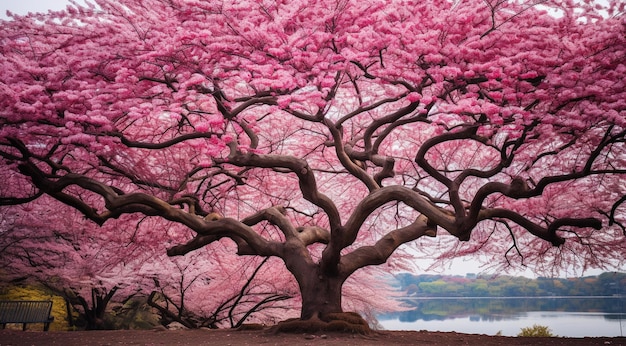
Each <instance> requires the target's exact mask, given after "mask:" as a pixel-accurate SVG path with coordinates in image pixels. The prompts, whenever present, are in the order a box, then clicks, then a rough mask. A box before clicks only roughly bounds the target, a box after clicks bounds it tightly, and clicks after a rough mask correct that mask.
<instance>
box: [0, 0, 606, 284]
mask: <svg viewBox="0 0 626 346" xmlns="http://www.w3.org/2000/svg"><path fill="white" fill-rule="evenodd" d="M75 1H76V2H78V3H84V0H75ZM69 4H70V2H69V0H0V19H5V20H6V19H8V17H7V15H6V11H7V10H9V11H11V12H13V13H16V14H21V15H24V14H27V13H28V12H47V11H48V10H62V9H64V8H65V7H66V6H67V5H69ZM425 266H426V265H424V267H425ZM481 272H482V269H481V268H480V265H479V263H478V262H476V261H473V260H468V259H459V260H455V261H453V262H451V263H450V264H449V265H448V266H446V267H445V269H444V270H443V272H442V273H438V274H447V275H466V274H467V273H481ZM600 272H601V271H597V270H591V271H587V272H585V273H584V275H597V274H599V273H600ZM511 274H512V275H523V276H534V275H533V273H532V272H530V271H526V272H519V273H511Z"/></svg>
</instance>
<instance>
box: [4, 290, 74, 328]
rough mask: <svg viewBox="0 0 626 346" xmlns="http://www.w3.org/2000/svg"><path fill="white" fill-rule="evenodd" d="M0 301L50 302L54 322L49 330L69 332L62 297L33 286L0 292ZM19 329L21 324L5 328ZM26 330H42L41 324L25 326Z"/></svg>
mask: <svg viewBox="0 0 626 346" xmlns="http://www.w3.org/2000/svg"><path fill="white" fill-rule="evenodd" d="M0 300H52V312H51V314H52V316H54V322H52V323H51V324H50V330H69V329H70V326H69V323H68V321H67V309H66V307H65V300H64V299H63V297H61V296H58V295H54V294H53V293H51V292H50V291H48V290H46V289H43V288H38V287H34V286H11V287H6V288H3V289H2V290H1V291H0ZM9 326H11V328H18V327H19V329H21V328H22V325H21V324H15V325H7V328H9ZM26 329H27V330H43V323H31V324H28V325H27V326H26Z"/></svg>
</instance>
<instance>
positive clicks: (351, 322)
mask: <svg viewBox="0 0 626 346" xmlns="http://www.w3.org/2000/svg"><path fill="white" fill-rule="evenodd" d="M269 331H270V332H272V333H319V332H339V333H351V334H363V335H368V334H372V333H373V331H372V330H371V329H370V327H369V325H368V324H367V321H365V320H364V319H363V318H362V317H361V316H360V315H359V314H357V313H355V312H339V313H332V314H327V315H325V316H321V317H317V316H316V317H313V318H311V319H308V320H301V319H298V318H294V319H289V320H286V321H282V322H279V323H278V324H277V325H275V326H273V327H272V328H270V329H269Z"/></svg>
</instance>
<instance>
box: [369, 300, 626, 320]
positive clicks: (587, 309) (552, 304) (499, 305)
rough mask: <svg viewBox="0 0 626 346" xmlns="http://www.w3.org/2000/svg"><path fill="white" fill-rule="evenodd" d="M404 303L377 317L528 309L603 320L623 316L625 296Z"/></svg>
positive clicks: (488, 315) (514, 314) (510, 315)
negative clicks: (403, 307)
mask: <svg viewBox="0 0 626 346" xmlns="http://www.w3.org/2000/svg"><path fill="white" fill-rule="evenodd" d="M404 303H405V305H406V306H408V307H409V309H410V310H408V311H403V312H397V313H391V314H383V315H380V316H379V319H381V320H385V319H398V320H399V321H400V322H415V321H418V320H422V321H443V320H446V319H453V318H464V317H469V318H470V320H471V321H501V320H515V319H519V318H520V317H521V316H524V315H525V314H526V313H527V312H530V311H553V312H569V313H594V314H601V315H603V316H604V318H605V319H607V320H622V319H626V310H625V308H626V297H604V298H597V297H576V298H572V297H547V298H407V299H405V300H404Z"/></svg>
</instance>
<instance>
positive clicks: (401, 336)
mask: <svg viewBox="0 0 626 346" xmlns="http://www.w3.org/2000/svg"><path fill="white" fill-rule="evenodd" d="M8 345H16V346H17V345H29V346H30V345H45V346H48V345H61V346H83V345H107V346H113V345H215V346H228V345H231V346H238V345H276V346H292V345H302V346H306V345H310V346H327V345H341V346H373V345H376V346H379V345H385V346H388V345H431V346H443V345H450V346H461V345H477V346H503V345H507V346H508V345H529V346H530V345H532V346H543V345H567V346H579V345H611V346H626V338H514V337H504V336H487V335H476V334H459V333H439V332H426V331H420V332H414V331H383V332H375V333H374V334H372V335H368V336H363V335H351V334H337V333H327V334H322V333H317V334H287V333H280V334H271V333H268V332H266V331H235V330H177V331H174V330H164V331H157V330H141V331H140V330H111V331H89V332H84V331H81V332H41V331H25V332H23V331H17V330H0V346H8Z"/></svg>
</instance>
